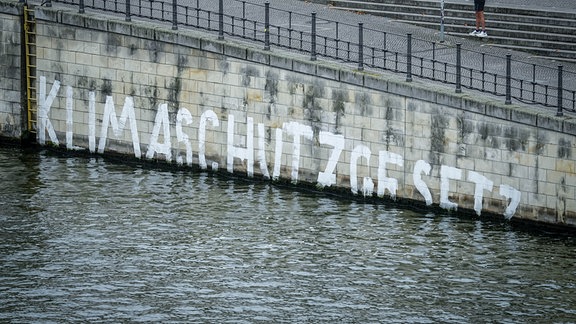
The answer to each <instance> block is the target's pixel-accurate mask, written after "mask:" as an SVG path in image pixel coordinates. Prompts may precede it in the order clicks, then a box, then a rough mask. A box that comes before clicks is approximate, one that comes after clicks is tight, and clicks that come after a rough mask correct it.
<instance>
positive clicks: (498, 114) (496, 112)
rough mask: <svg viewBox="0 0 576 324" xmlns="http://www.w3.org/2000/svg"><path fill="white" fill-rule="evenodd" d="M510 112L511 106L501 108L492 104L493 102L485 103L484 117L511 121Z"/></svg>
mask: <svg viewBox="0 0 576 324" xmlns="http://www.w3.org/2000/svg"><path fill="white" fill-rule="evenodd" d="M510 110H511V106H508V107H503V106H501V104H500V103H498V102H493V101H492V102H486V115H487V116H491V117H495V118H500V119H505V120H511V118H510Z"/></svg>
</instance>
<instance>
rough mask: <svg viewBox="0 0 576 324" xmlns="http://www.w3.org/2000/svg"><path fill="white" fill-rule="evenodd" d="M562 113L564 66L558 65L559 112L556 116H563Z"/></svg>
mask: <svg viewBox="0 0 576 324" xmlns="http://www.w3.org/2000/svg"><path fill="white" fill-rule="evenodd" d="M563 115H564V112H563V111H562V65H558V112H556V116H559V117H560V116H563Z"/></svg>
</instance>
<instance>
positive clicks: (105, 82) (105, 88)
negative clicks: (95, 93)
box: [100, 79, 112, 102]
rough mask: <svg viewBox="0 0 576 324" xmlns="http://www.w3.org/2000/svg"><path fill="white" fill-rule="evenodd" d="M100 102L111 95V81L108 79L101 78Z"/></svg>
mask: <svg viewBox="0 0 576 324" xmlns="http://www.w3.org/2000/svg"><path fill="white" fill-rule="evenodd" d="M100 93H101V99H100V100H101V102H106V97H108V96H111V95H112V81H110V80H109V79H102V85H101V86H100Z"/></svg>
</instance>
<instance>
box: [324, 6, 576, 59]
mask: <svg viewBox="0 0 576 324" xmlns="http://www.w3.org/2000/svg"><path fill="white" fill-rule="evenodd" d="M543 1H545V0H543ZM575 1H576V0H575ZM327 4H329V5H331V6H332V7H333V8H336V9H344V10H351V11H355V12H362V13H366V14H372V15H379V16H385V17H389V18H392V19H394V20H395V21H398V22H404V23H410V24H413V25H417V26H421V27H427V28H432V29H435V30H439V29H440V15H441V10H440V1H439V0H436V1H427V0H328V1H327ZM485 17H486V29H487V32H488V36H489V37H488V38H486V39H483V41H485V42H489V43H491V45H492V46H501V47H505V48H509V49H514V50H520V51H525V52H529V53H533V54H535V55H537V56H542V57H551V58H555V59H564V60H569V61H576V14H574V13H569V12H560V11H536V10H530V9H519V8H504V7H490V6H489V3H487V4H486V10H485ZM474 26H475V20H474V8H473V5H472V4H461V3H450V2H445V3H444V31H445V33H446V34H447V35H454V36H463V37H473V36H468V33H469V32H470V31H471V30H472V29H474Z"/></svg>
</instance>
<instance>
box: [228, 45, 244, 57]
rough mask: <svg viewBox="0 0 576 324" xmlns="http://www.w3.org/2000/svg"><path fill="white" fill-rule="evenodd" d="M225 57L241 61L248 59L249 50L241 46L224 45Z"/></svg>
mask: <svg viewBox="0 0 576 324" xmlns="http://www.w3.org/2000/svg"><path fill="white" fill-rule="evenodd" d="M224 55H226V56H230V57H233V58H237V59H240V60H246V59H247V50H246V49H245V48H241V47H239V46H231V45H228V44H226V45H224Z"/></svg>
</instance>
